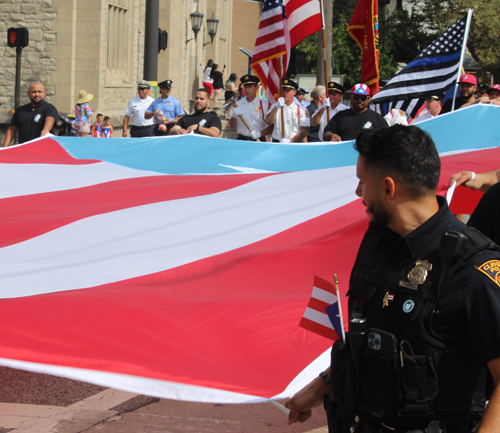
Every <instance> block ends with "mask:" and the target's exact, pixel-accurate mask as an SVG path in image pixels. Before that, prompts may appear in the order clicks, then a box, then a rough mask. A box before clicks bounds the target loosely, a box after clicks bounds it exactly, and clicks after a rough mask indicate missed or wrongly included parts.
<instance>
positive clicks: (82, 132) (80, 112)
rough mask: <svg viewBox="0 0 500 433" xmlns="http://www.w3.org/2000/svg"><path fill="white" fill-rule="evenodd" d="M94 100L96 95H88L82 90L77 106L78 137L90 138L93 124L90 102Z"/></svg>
mask: <svg viewBox="0 0 500 433" xmlns="http://www.w3.org/2000/svg"><path fill="white" fill-rule="evenodd" d="M92 99H94V95H92V94H90V93H87V91H86V90H80V94H79V96H78V99H77V100H76V105H75V115H76V125H77V127H78V129H77V130H76V136H77V137H88V136H89V134H90V124H91V122H92V108H90V105H89V102H90V101H92Z"/></svg>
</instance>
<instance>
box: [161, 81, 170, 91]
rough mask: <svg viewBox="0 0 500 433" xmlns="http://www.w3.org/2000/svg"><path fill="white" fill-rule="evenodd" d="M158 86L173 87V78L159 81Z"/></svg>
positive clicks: (162, 87) (163, 87)
mask: <svg viewBox="0 0 500 433" xmlns="http://www.w3.org/2000/svg"><path fill="white" fill-rule="evenodd" d="M158 87H159V88H160V89H171V88H172V80H165V81H162V82H161V83H158Z"/></svg>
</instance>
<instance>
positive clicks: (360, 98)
mask: <svg viewBox="0 0 500 433" xmlns="http://www.w3.org/2000/svg"><path fill="white" fill-rule="evenodd" d="M352 99H354V100H355V101H366V100H367V99H368V96H367V95H352Z"/></svg>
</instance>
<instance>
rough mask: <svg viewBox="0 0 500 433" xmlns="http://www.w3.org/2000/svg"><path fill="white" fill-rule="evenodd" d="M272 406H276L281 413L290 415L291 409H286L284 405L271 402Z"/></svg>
mask: <svg viewBox="0 0 500 433" xmlns="http://www.w3.org/2000/svg"><path fill="white" fill-rule="evenodd" d="M269 401H270V402H271V403H272V404H274V405H275V406H276V407H277V408H278V409H279V410H280V411H281V412H283V413H284V414H285V415H289V414H290V409H288V408H286V407H285V406H283V405H282V404H279V403H278V402H277V401H274V400H269Z"/></svg>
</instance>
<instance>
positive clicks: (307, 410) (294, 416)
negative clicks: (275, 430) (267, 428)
mask: <svg viewBox="0 0 500 433" xmlns="http://www.w3.org/2000/svg"><path fill="white" fill-rule="evenodd" d="M325 392H326V388H325V385H324V383H322V381H321V382H319V381H318V380H313V381H312V382H311V383H310V384H309V385H307V386H306V387H305V388H303V389H301V390H300V391H299V392H298V393H297V394H295V395H294V396H293V397H292V398H291V399H290V400H288V401H287V402H286V403H285V407H287V408H288V409H290V414H289V415H288V421H287V424H288V425H291V424H293V423H295V422H297V421H298V422H304V421H306V420H308V419H309V418H311V416H312V412H311V409H312V408H313V407H317V406H320V405H321V404H322V403H323V397H324V395H325Z"/></svg>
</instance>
